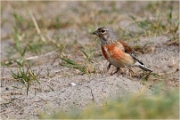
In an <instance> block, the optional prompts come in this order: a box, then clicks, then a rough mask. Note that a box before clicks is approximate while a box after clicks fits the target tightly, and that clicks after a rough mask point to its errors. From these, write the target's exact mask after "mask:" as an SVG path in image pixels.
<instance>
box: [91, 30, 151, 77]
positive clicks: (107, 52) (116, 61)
mask: <svg viewBox="0 0 180 120" xmlns="http://www.w3.org/2000/svg"><path fill="white" fill-rule="evenodd" d="M92 34H94V35H97V36H99V38H100V40H101V50H102V54H103V56H104V57H105V58H106V59H107V60H108V61H109V65H108V67H107V70H109V69H110V67H111V65H113V66H115V67H116V71H115V72H114V73H112V74H115V73H117V72H118V71H119V69H120V68H123V67H128V68H129V70H130V71H132V70H131V69H130V68H131V67H133V66H137V67H139V68H141V69H143V70H145V71H149V72H152V70H150V69H149V68H147V67H145V66H144V64H143V63H142V62H141V61H139V60H138V58H137V57H136V55H135V54H133V51H132V49H131V48H130V47H129V46H128V45H127V44H126V43H125V42H123V41H121V40H119V39H118V38H117V36H116V34H115V32H114V31H113V30H112V29H110V28H108V27H100V28H98V29H97V30H96V31H95V32H93V33H92Z"/></svg>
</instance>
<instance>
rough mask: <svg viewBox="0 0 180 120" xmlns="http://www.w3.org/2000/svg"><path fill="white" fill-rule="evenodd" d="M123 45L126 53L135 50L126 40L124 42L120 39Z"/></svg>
mask: <svg viewBox="0 0 180 120" xmlns="http://www.w3.org/2000/svg"><path fill="white" fill-rule="evenodd" d="M118 41H119V42H120V43H121V44H122V45H123V47H124V49H125V50H124V51H125V52H126V53H132V52H133V51H132V49H131V48H130V47H129V46H128V44H127V43H125V42H123V41H121V40H118Z"/></svg>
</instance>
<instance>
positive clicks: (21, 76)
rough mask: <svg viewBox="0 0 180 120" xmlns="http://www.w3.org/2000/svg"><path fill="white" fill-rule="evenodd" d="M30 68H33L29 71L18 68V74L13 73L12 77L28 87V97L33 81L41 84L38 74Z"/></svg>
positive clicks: (28, 69)
mask: <svg viewBox="0 0 180 120" xmlns="http://www.w3.org/2000/svg"><path fill="white" fill-rule="evenodd" d="M30 68H31V66H30V67H28V68H27V69H24V68H22V67H18V70H17V72H13V71H11V76H12V77H13V78H14V79H16V80H18V81H20V82H21V83H22V84H23V85H25V86H26V93H27V95H28V91H29V88H30V85H31V83H32V82H33V81H36V82H37V83H39V84H40V82H39V81H38V78H37V74H35V73H34V71H33V70H31V69H30Z"/></svg>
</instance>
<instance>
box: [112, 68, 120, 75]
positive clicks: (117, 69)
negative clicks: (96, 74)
mask: <svg viewBox="0 0 180 120" xmlns="http://www.w3.org/2000/svg"><path fill="white" fill-rule="evenodd" d="M119 69H120V68H116V71H115V72H113V73H111V75H114V74H116V73H117V72H118V71H119Z"/></svg>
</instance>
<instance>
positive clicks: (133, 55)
mask: <svg viewBox="0 0 180 120" xmlns="http://www.w3.org/2000/svg"><path fill="white" fill-rule="evenodd" d="M119 42H120V43H121V44H122V45H123V47H124V51H125V52H126V53H128V54H129V55H131V57H133V58H134V59H135V60H136V61H138V62H139V63H141V64H142V65H144V64H143V63H142V62H141V61H140V60H139V59H138V58H137V57H136V55H135V54H134V53H133V50H132V49H131V48H130V47H129V46H128V44H127V43H125V42H124V41H121V40H119Z"/></svg>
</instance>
